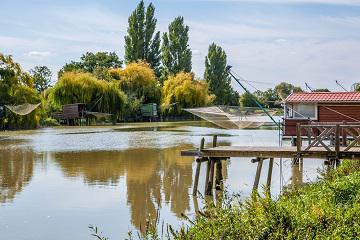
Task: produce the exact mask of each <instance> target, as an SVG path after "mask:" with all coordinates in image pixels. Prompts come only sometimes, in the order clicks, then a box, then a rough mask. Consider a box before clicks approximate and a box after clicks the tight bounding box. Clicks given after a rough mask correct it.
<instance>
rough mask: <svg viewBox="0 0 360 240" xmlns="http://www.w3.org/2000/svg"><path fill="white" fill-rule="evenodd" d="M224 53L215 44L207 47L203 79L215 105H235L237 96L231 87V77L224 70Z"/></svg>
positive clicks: (225, 63)
mask: <svg viewBox="0 0 360 240" xmlns="http://www.w3.org/2000/svg"><path fill="white" fill-rule="evenodd" d="M226 58H227V57H226V53H225V51H224V50H223V49H222V48H221V47H220V46H217V45H216V44H215V43H213V44H211V45H210V46H209V51H208V55H207V56H206V57H205V73H204V78H205V80H206V82H207V83H208V85H209V90H210V92H212V93H213V94H214V95H215V101H214V103H215V104H220V105H237V104H238V101H239V95H238V94H237V93H236V92H234V90H233V89H232V87H231V85H230V84H231V77H230V76H229V73H228V71H227V69H226V67H227V59H226Z"/></svg>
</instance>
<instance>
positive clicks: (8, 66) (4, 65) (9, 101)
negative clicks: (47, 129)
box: [0, 53, 42, 128]
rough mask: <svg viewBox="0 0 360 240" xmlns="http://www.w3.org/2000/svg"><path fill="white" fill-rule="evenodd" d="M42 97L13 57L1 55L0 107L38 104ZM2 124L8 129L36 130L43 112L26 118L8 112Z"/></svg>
mask: <svg viewBox="0 0 360 240" xmlns="http://www.w3.org/2000/svg"><path fill="white" fill-rule="evenodd" d="M40 102H41V97H40V95H39V94H38V92H37V91H36V89H35V88H34V81H33V79H32V77H31V76H30V75H29V74H28V73H27V72H24V71H22V69H21V67H20V64H18V63H16V62H14V60H13V58H12V57H11V56H7V55H4V54H1V53H0V105H21V104H24V103H30V104H37V103H40ZM7 112H8V114H7V116H6V117H5V118H4V119H2V122H3V123H4V124H6V125H7V127H8V128H34V127H36V126H38V125H39V122H40V119H41V116H42V110H41V109H37V110H35V111H33V112H32V113H31V114H29V115H26V116H19V115H15V114H13V113H11V112H10V111H7Z"/></svg>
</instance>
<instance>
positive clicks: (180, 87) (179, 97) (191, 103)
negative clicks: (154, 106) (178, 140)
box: [161, 72, 214, 113]
mask: <svg viewBox="0 0 360 240" xmlns="http://www.w3.org/2000/svg"><path fill="white" fill-rule="evenodd" d="M213 100H214V95H210V94H209V91H208V85H207V83H206V82H205V81H201V80H195V79H194V75H193V74H191V73H184V72H181V73H178V74H177V75H175V76H170V77H169V78H168V79H167V80H166V81H165V82H164V86H163V87H162V100H161V104H162V105H161V106H162V110H163V111H164V112H168V113H171V112H175V113H180V112H181V110H182V108H192V107H203V106H207V105H209V104H211V103H212V101H213Z"/></svg>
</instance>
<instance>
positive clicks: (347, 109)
mask: <svg viewBox="0 0 360 240" xmlns="http://www.w3.org/2000/svg"><path fill="white" fill-rule="evenodd" d="M343 121H347V122H357V121H360V103H359V104H351V105H349V104H336V105H334V104H318V109H317V119H316V120H312V122H338V123H340V122H343ZM297 123H300V124H308V123H309V120H307V119H284V136H296V124H297ZM301 134H302V135H305V133H304V132H302V133H301Z"/></svg>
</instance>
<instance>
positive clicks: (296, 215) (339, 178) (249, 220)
mask: <svg viewBox="0 0 360 240" xmlns="http://www.w3.org/2000/svg"><path fill="white" fill-rule="evenodd" d="M174 237H175V238H176V239H359V238H360V161H351V162H350V161H347V162H344V163H343V165H342V166H341V167H340V168H338V169H336V170H333V171H330V172H328V173H327V174H324V178H323V179H321V180H320V181H318V182H316V183H313V184H310V185H307V186H304V187H302V188H300V189H298V190H296V191H293V192H291V193H288V194H285V195H283V196H281V197H279V198H278V199H276V200H272V199H271V198H270V197H269V196H266V197H259V196H254V197H252V198H251V199H249V200H247V201H246V202H243V203H238V204H225V206H223V208H216V207H211V208H209V209H207V210H206V211H205V213H203V214H201V215H200V217H198V218H197V219H196V220H195V222H194V223H191V224H190V225H189V226H188V227H186V228H184V229H182V230H181V231H179V232H178V233H176V234H175V236H174Z"/></svg>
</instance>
